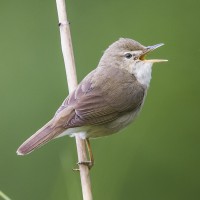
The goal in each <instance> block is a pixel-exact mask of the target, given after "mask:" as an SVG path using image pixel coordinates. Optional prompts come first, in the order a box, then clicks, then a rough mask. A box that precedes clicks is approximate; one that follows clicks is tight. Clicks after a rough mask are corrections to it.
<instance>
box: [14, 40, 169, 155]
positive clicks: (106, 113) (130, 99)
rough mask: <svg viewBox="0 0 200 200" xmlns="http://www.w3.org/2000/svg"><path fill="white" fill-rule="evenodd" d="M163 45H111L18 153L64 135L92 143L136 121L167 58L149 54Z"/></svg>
mask: <svg viewBox="0 0 200 200" xmlns="http://www.w3.org/2000/svg"><path fill="white" fill-rule="evenodd" d="M162 45H163V44H157V45H154V46H147V47H145V46H143V45H141V44H140V43H138V42H136V41H134V40H132V39H124V38H120V39H119V40H118V41H116V42H114V43H113V44H112V45H110V46H109V47H108V49H107V50H106V51H105V52H104V54H103V56H102V58H101V60H100V62H99V64H98V66H97V68H96V69H95V70H93V71H92V72H90V73H89V74H88V75H87V76H86V77H85V78H84V79H83V80H82V82H81V83H80V84H79V85H78V87H77V88H76V89H75V90H74V91H73V92H72V93H71V94H69V96H68V97H67V98H66V99H65V100H64V102H63V104H62V105H61V106H60V108H59V109H58V110H57V112H56V113H55V115H54V117H53V118H52V119H51V120H50V121H49V122H48V123H47V124H46V125H44V126H43V127H42V128H41V129H40V130H38V131H37V132H36V133H35V134H34V135H32V136H31V137H30V138H29V139H27V140H26V141H25V142H24V143H23V144H22V145H21V146H20V147H19V149H18V150H17V154H18V155H25V154H28V153H30V152H32V151H33V150H35V149H36V148H39V147H40V146H42V145H44V144H46V143H47V142H49V141H50V140H52V139H54V138H57V137H60V136H64V135H69V136H75V135H77V134H78V135H79V136H80V137H81V138H82V139H86V141H87V142H89V140H88V139H89V138H97V137H102V136H107V135H110V134H113V133H116V132H118V131H120V130H121V129H123V128H124V127H126V126H127V125H128V124H130V123H131V122H133V120H134V119H135V117H136V116H137V114H138V113H139V111H140V109H141V107H142V105H143V103H144V99H145V96H146V94H147V89H148V87H149V83H150V80H151V68H152V65H153V63H156V62H164V61H167V60H161V59H153V60H146V59H145V56H146V54H148V53H149V52H151V51H153V50H154V49H156V48H158V47H160V46H162ZM88 145H89V143H88ZM89 147H90V146H89ZM89 152H90V151H89ZM90 156H92V155H90Z"/></svg>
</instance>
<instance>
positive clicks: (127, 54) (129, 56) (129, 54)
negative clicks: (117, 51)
mask: <svg viewBox="0 0 200 200" xmlns="http://www.w3.org/2000/svg"><path fill="white" fill-rule="evenodd" d="M124 56H125V58H128V59H130V58H131V57H132V56H133V55H132V54H131V53H126V54H125V55H124Z"/></svg>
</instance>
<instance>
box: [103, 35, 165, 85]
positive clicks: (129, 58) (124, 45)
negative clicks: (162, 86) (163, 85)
mask: <svg viewBox="0 0 200 200" xmlns="http://www.w3.org/2000/svg"><path fill="white" fill-rule="evenodd" d="M163 45H164V44H163V43H160V44H156V45H153V46H147V47H145V46H143V45H142V44H140V43H139V42H137V41H135V40H132V39H128V38H120V39H119V40H118V41H116V42H114V43H113V44H111V45H110V46H109V47H108V49H106V51H105V52H104V55H103V56H102V58H101V60H100V65H99V66H106V67H110V66H111V67H119V68H122V69H125V70H128V71H129V72H130V73H132V74H133V75H135V77H136V78H137V79H138V81H139V82H141V83H142V84H144V85H146V86H148V85H149V82H150V79H151V67H152V65H153V63H158V62H165V61H167V60H164V59H151V60H147V59H146V55H147V54H148V53H150V52H152V51H153V50H155V49H157V48H158V47H161V46H163Z"/></svg>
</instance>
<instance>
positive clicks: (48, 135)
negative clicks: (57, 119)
mask: <svg viewBox="0 0 200 200" xmlns="http://www.w3.org/2000/svg"><path fill="white" fill-rule="evenodd" d="M52 124H53V123H52V120H51V121H49V122H48V123H47V124H46V125H44V126H43V127H42V128H41V129H39V130H38V131H37V132H36V133H35V134H33V135H32V136H31V137H30V138H28V139H27V140H26V141H25V142H24V143H23V144H22V145H21V146H20V147H19V148H18V150H17V154H18V155H26V154H29V153H31V152H32V151H34V150H35V149H37V148H39V147H41V146H42V145H44V144H46V143H47V142H49V141H50V140H52V139H54V138H55V137H56V136H58V135H59V134H61V133H62V132H63V131H64V130H65V129H64V128H63V127H55V126H52Z"/></svg>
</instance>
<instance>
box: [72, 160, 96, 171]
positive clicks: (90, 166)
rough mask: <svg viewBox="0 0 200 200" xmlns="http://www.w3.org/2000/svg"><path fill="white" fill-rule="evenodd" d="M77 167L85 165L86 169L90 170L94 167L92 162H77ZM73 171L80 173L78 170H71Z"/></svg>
mask: <svg viewBox="0 0 200 200" xmlns="http://www.w3.org/2000/svg"><path fill="white" fill-rule="evenodd" d="M77 165H78V166H79V165H85V166H87V167H88V169H89V170H90V169H91V168H92V167H93V166H94V162H93V161H81V162H78V163H77ZM73 171H80V169H79V168H78V169H77V168H76V169H73Z"/></svg>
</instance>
